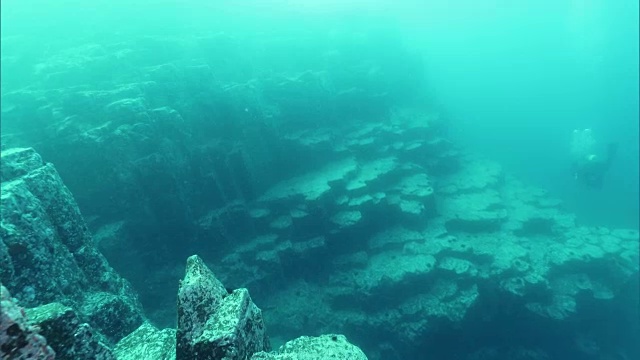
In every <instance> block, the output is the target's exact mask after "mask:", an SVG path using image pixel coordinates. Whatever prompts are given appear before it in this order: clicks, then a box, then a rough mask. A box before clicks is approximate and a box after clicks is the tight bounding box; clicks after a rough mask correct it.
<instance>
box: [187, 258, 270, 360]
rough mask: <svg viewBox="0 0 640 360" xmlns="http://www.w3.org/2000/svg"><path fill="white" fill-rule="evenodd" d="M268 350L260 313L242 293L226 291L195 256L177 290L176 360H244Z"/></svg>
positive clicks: (245, 291)
mask: <svg viewBox="0 0 640 360" xmlns="http://www.w3.org/2000/svg"><path fill="white" fill-rule="evenodd" d="M263 350H269V340H268V338H267V335H266V332H265V326H264V322H263V320H262V312H261V310H260V309H258V307H257V306H256V305H255V304H254V303H253V301H252V300H251V297H250V296H249V293H248V291H247V290H246V289H236V290H234V291H231V292H229V291H227V289H226V288H225V287H224V286H223V285H222V283H221V282H220V281H219V280H218V279H217V278H216V277H215V275H214V274H213V272H211V270H209V268H207V266H206V265H205V264H204V262H203V261H202V260H201V259H200V258H199V257H198V256H191V257H189V259H187V270H186V274H185V277H184V280H182V281H181V283H180V288H179V290H178V329H177V331H176V359H177V360H181V359H205V360H206V359H210V360H214V359H246V358H248V357H249V356H251V354H253V353H255V352H258V351H263Z"/></svg>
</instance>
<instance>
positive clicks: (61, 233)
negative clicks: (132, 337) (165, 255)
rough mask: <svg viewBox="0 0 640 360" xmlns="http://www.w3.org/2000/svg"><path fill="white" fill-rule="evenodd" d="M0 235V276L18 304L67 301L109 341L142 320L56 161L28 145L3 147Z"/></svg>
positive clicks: (119, 337) (135, 304)
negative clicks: (47, 160) (45, 159)
mask: <svg viewBox="0 0 640 360" xmlns="http://www.w3.org/2000/svg"><path fill="white" fill-rule="evenodd" d="M0 236H1V241H0V258H2V267H1V268H0V269H1V271H0V280H1V281H2V283H3V284H5V285H6V286H7V288H8V289H10V291H11V292H12V294H13V296H14V297H15V298H17V299H18V300H19V301H20V304H21V305H22V306H25V307H35V306H38V305H42V304H47V303H51V302H59V303H62V304H64V305H67V306H71V307H73V308H74V309H77V311H79V314H78V316H79V317H80V318H82V319H83V321H87V320H90V321H91V323H92V325H93V326H95V327H96V328H97V329H98V330H99V331H101V332H102V333H103V334H104V335H105V336H106V337H107V339H108V341H109V342H111V343H115V342H117V341H118V340H120V339H121V338H122V337H123V336H125V335H126V334H128V333H129V332H131V331H133V330H134V329H136V328H137V327H138V326H139V325H140V324H141V323H142V321H143V314H142V310H141V306H140V304H139V302H138V299H137V295H136V294H135V292H134V291H133V290H132V289H131V287H130V285H129V283H128V282H127V281H126V280H124V279H123V278H121V277H120V276H119V275H118V274H117V273H116V272H115V271H114V270H113V269H112V268H111V267H110V266H109V264H108V263H107V261H106V260H105V258H104V257H103V256H102V254H100V252H99V251H98V250H97V249H96V247H95V245H94V244H93V240H92V238H91V234H90V233H89V231H88V229H87V226H86V224H85V222H84V219H83V217H82V215H81V214H80V211H79V209H78V206H77V205H76V203H75V201H74V198H73V196H72V195H71V193H70V192H69V190H68V189H67V187H66V186H65V185H64V184H63V182H62V180H61V179H60V177H59V175H58V173H57V171H56V169H55V168H54V166H53V165H52V164H50V163H45V162H43V161H42V159H41V157H40V155H38V154H37V153H36V152H35V151H34V150H33V149H31V148H14V149H8V150H5V151H3V152H2V229H1V230H0Z"/></svg>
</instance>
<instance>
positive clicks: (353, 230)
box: [0, 34, 638, 359]
mask: <svg viewBox="0 0 640 360" xmlns="http://www.w3.org/2000/svg"><path fill="white" fill-rule="evenodd" d="M306 40H308V39H305V38H299V39H295V38H293V39H290V38H287V39H280V41H278V42H272V43H269V42H267V43H264V44H260V46H257V47H256V48H260V49H263V50H264V51H265V52H264V53H263V54H266V53H269V51H267V50H268V49H281V50H282V51H283V52H280V53H278V54H280V57H283V58H284V60H286V61H284V60H283V61H284V62H283V63H280V65H278V62H277V61H275V59H276V58H278V57H274V58H271V60H272V61H271V62H268V61H266V60H265V59H264V58H261V57H259V58H257V59H255V62H253V64H254V65H252V66H250V65H248V64H249V63H248V62H247V57H248V55H246V53H243V52H242V51H240V50H239V46H240V45H245V44H244V43H243V42H242V41H243V40H242V39H237V38H234V37H233V36H227V35H220V34H218V35H213V36H205V37H197V38H194V39H187V40H176V39H163V38H153V39H150V38H143V39H136V40H131V41H128V42H127V41H124V42H119V43H116V44H111V47H109V49H110V50H109V51H106V50H105V48H102V47H101V46H100V45H96V46H85V47H80V48H76V49H74V51H67V52H63V53H60V54H59V56H57V57H54V58H51V59H48V60H47V61H46V62H45V63H43V64H42V66H40V67H39V68H38V71H39V72H40V73H41V77H40V78H41V79H42V82H41V83H39V84H36V85H34V86H33V88H32V89H29V90H24V89H23V90H15V91H12V92H10V93H5V94H3V129H7V130H15V131H13V133H12V131H8V132H5V133H4V134H3V139H4V140H6V141H5V143H6V144H9V145H11V144H14V145H20V144H24V145H25V146H27V145H28V146H34V147H36V148H37V150H38V152H39V153H40V154H41V155H42V156H43V157H44V158H45V159H47V161H52V162H53V163H54V164H55V168H57V169H58V170H59V171H60V174H61V176H62V178H63V179H64V182H65V183H66V184H67V186H68V187H69V189H71V192H73V195H74V196H75V197H76V199H77V200H78V204H79V207H80V209H82V212H83V214H84V215H85V217H86V219H87V222H88V224H89V227H90V228H91V230H92V232H93V233H94V236H93V238H94V240H93V241H92V240H91V236H90V235H89V232H88V230H87V226H86V225H84V221H83V220H82V218H81V217H80V215H79V211H78V207H77V206H76V205H75V203H74V202H73V199H72V197H71V194H70V192H69V190H67V188H66V187H65V186H64V185H63V184H62V182H61V181H60V179H59V176H58V175H57V173H56V172H55V169H54V168H53V165H51V164H45V163H43V162H42V160H41V159H40V156H39V155H37V154H36V153H35V152H34V151H33V150H31V149H25V148H23V149H9V148H8V147H3V160H2V161H3V165H2V178H3V198H2V199H3V210H2V211H3V228H2V231H3V234H2V238H3V242H2V243H1V244H0V246H3V248H0V256H2V257H3V266H2V268H1V271H2V273H0V274H1V275H2V276H3V277H2V282H3V283H4V284H6V286H8V287H9V288H10V290H11V292H12V294H13V295H14V296H15V297H17V299H18V300H19V301H20V302H21V303H23V302H24V303H23V305H25V306H36V305H40V304H43V303H46V302H52V301H58V302H62V303H63V304H65V305H69V306H74V307H75V308H76V309H77V311H78V312H79V317H81V318H82V319H83V321H85V320H84V319H86V321H88V322H89V323H90V324H91V325H92V326H94V327H95V328H96V329H98V330H100V331H104V332H105V335H106V336H110V337H111V338H110V339H111V340H112V341H115V340H118V339H119V338H121V337H122V336H124V335H125V334H127V333H128V332H130V331H132V330H133V328H135V327H137V325H138V324H139V323H140V322H141V319H142V315H141V311H140V310H139V305H137V302H136V300H135V296H134V295H133V292H132V291H131V290H130V288H129V287H128V285H127V282H126V281H124V280H122V279H121V278H120V276H119V275H117V274H115V272H114V271H113V270H112V269H111V268H110V267H109V265H107V264H106V262H105V260H104V258H103V257H102V255H100V253H99V252H98V251H97V250H96V248H99V249H100V250H101V251H102V252H103V253H104V254H105V257H106V258H107V259H109V262H110V263H111V265H112V266H113V267H114V268H116V269H117V270H118V272H120V273H121V274H122V276H124V277H125V278H127V279H129V280H130V281H131V282H132V284H133V285H134V288H135V289H136V290H137V292H138V294H140V298H141V302H142V303H143V304H144V305H145V308H146V310H147V314H148V315H149V317H150V318H151V319H153V320H154V321H156V322H158V323H160V324H161V325H162V327H163V326H171V327H173V326H174V322H175V318H176V317H175V304H176V300H177V297H176V293H177V291H176V284H177V283H178V280H179V279H180V278H181V277H182V269H183V262H184V259H185V258H187V257H188V256H190V255H192V254H199V255H200V256H201V257H202V258H203V260H204V262H206V263H207V264H209V266H210V267H211V268H212V269H213V271H214V272H215V273H216V274H217V276H218V277H219V278H220V280H221V281H222V283H224V284H225V285H226V286H227V287H230V288H232V289H236V288H242V287H246V288H248V289H249V290H250V291H251V293H252V298H253V299H254V300H255V301H256V302H257V303H258V304H264V306H261V307H263V308H264V309H265V311H264V313H263V315H261V316H264V322H265V323H266V327H267V329H268V330H269V335H270V337H271V338H272V339H273V342H274V344H281V343H284V342H285V339H289V338H293V337H296V336H299V335H301V334H319V333H334V332H341V333H344V334H346V335H347V336H348V338H349V339H351V340H353V341H355V343H357V344H358V345H361V346H362V347H363V348H364V349H365V351H366V353H367V354H368V355H369V356H370V357H371V358H380V359H394V358H423V357H421V354H425V353H428V354H432V355H433V356H434V357H438V358H466V359H480V358H485V357H491V356H493V357H494V358H495V357H508V358H521V359H525V358H532V357H535V358H545V357H559V356H567V357H575V356H577V355H576V354H578V355H580V356H594V354H595V353H602V354H604V355H602V356H603V357H604V356H608V355H611V354H615V353H624V354H625V356H628V357H633V355H634V354H635V353H634V351H637V349H636V348H634V347H633V346H634V345H633V344H635V343H634V342H633V339H631V338H630V337H629V335H628V334H632V333H633V332H634V329H637V326H638V324H637V323H634V322H630V321H624V319H631V318H633V319H637V312H636V311H637V309H636V307H635V306H633V304H634V301H637V299H638V294H637V291H634V290H636V289H637V281H638V261H637V260H638V231H637V230H634V229H604V228H600V227H595V226H584V225H579V224H577V223H576V221H575V219H574V216H573V215H572V214H570V213H567V212H566V211H565V210H563V208H562V202H561V201H560V200H558V199H553V198H551V197H549V196H548V195H547V194H546V193H545V191H544V190H541V189H536V188H532V187H530V186H528V185H527V184H526V181H524V180H522V179H515V178H514V177H512V176H510V175H509V174H508V173H506V172H505V171H504V170H503V169H502V168H501V166H500V165H499V164H496V163H494V162H492V161H490V160H488V159H483V158H481V157H479V156H476V155H474V154H468V153H465V152H463V151H461V150H459V149H458V148H457V147H456V146H455V144H452V143H451V142H450V141H449V140H448V139H447V137H446V128H447V119H446V117H445V116H444V115H442V113H441V111H440V109H436V108H433V107H431V106H429V105H428V103H427V102H426V101H427V99H424V97H423V96H422V95H421V91H422V90H421V88H420V86H419V85H420V81H418V80H416V79H412V74H414V75H415V76H416V77H417V76H418V75H417V73H418V71H417V70H416V66H418V65H417V64H419V59H418V58H416V57H413V55H412V54H411V52H410V51H409V50H407V49H405V48H403V47H402V46H399V45H397V46H392V47H391V48H389V47H376V39H374V38H371V39H368V40H367V39H366V37H365V38H361V37H359V38H355V37H354V38H350V37H348V36H346V37H345V38H343V39H342V40H343V41H342V42H341V43H340V44H341V46H332V45H326V47H320V48H313V47H311V48H310V47H309V44H308V43H307V42H306ZM326 44H330V42H327V43H326ZM253 45H256V44H253ZM303 45H304V49H306V51H307V52H308V54H312V55H313V56H314V57H316V58H314V59H315V60H317V61H309V62H304V63H297V62H296V61H294V60H295V59H293V58H292V57H293V55H291V57H287V56H284V55H283V54H287V52H286V51H284V50H287V49H288V50H291V49H295V48H296V47H300V46H303ZM247 46H249V45H247ZM185 48H189V49H191V50H192V51H185ZM101 49H102V50H101ZM158 49H162V52H161V54H162V56H157V57H150V56H148V55H149V54H151V53H155V52H157V51H159V50H158ZM245 50H246V48H245ZM288 50H287V51H288ZM391 50H393V51H391ZM194 51H195V52H194ZM114 54H118V56H115V55H114ZM220 54H225V57H224V59H225V60H224V61H222V59H223V58H222V57H221V55H220ZM80 55H82V56H80ZM263 56H264V55H263ZM87 59H91V60H92V61H86V60H87ZM289 62H290V63H291V64H290V63H289ZM256 64H261V65H260V66H258V65H256ZM287 64H288V65H287ZM292 64H293V65H292ZM125 65H126V66H125ZM276 65H278V66H276ZM285 65H286V66H285ZM105 67H106V68H109V69H111V72H110V73H111V74H112V76H110V77H104V78H100V79H101V81H100V82H99V83H98V82H95V81H93V79H92V78H91V76H89V75H90V74H93V73H98V72H100V71H103V70H100V69H104V68H105ZM133 69H135V71H134V70H133ZM65 79H71V80H73V81H71V80H65ZM398 94H403V96H399V95H398ZM409 95H413V96H409ZM6 104H11V107H8V108H6V111H5V106H6ZM25 123H30V124H33V125H34V126H33V127H32V128H31V127H29V128H25V130H24V131H21V133H18V131H17V130H18V129H20V127H21V126H23V125H24V124H25ZM41 125H42V126H41ZM3 146H4V144H3ZM5 195H6V196H5ZM5 201H6V204H7V205H6V206H5ZM5 215H6V216H5ZM5 224H6V225H5ZM94 241H95V243H96V245H93V242H94ZM4 259H6V261H5V260H4ZM5 264H6V265H5ZM41 274H51V276H45V277H42V276H41ZM212 281H213V280H212ZM216 281H217V280H216ZM213 288H214V290H215V289H217V290H216V291H217V292H216V291H214V290H212V293H216V294H217V293H219V294H218V295H219V297H220V298H222V297H224V296H225V295H224V292H221V291H220V286H217V287H216V286H214V287H213ZM232 293H236V295H235V296H238V298H242V299H245V298H247V296H248V295H246V294H245V293H244V292H243V291H238V290H236V291H232ZM211 296H213V295H211ZM179 297H180V294H178V298H179ZM94 304H98V305H100V304H102V305H100V306H94ZM244 304H245V305H246V306H245V307H244V309H245V310H246V311H245V312H253V310H252V309H253V307H252V306H250V305H247V303H244ZM113 308H116V309H120V310H118V311H123V313H118V314H119V315H118V316H116V318H117V319H118V321H124V323H122V324H119V325H118V326H116V327H114V326H113V325H112V323H109V322H105V321H100V320H101V319H103V318H101V317H100V316H99V314H100V311H99V309H113ZM94 309H98V310H94ZM216 309H217V308H216ZM213 310H215V309H213V308H212V311H213ZM249 310H251V311H249ZM105 311H106V310H105ZM179 311H180V310H179ZM96 312H97V315H95V316H94V314H95V313H96ZM255 313H257V312H255ZM179 314H180V312H179ZM183 315H184V314H183ZM595 324H599V325H595ZM178 326H179V327H180V326H181V324H180V323H179V324H178ZM203 326H204V325H203ZM125 329H126V330H125ZM180 331H181V330H180V328H179V329H178V333H180ZM136 338H138V339H146V338H153V339H155V340H154V341H158V343H159V344H164V345H162V346H168V348H169V349H170V348H171V341H173V344H174V345H175V334H174V333H171V332H170V331H169V332H167V331H159V330H157V329H155V328H153V327H152V326H150V325H148V324H147V325H145V326H143V327H140V328H139V329H138V330H137V331H136V333H135V335H134V336H133V337H128V342H125V344H129V342H135V341H134V340H135V339H136ZM258 338H259V337H258ZM167 339H169V340H167ZM171 339H173V340H171ZM234 339H235V338H234ZM469 339H474V340H473V341H469ZM203 340H205V343H206V339H204V338H203ZM231 340H233V339H230V341H231ZM316 340H317V342H316ZM316 340H313V341H308V343H309V344H310V345H309V346H312V347H317V346H321V347H322V346H324V345H318V344H323V342H326V343H327V344H330V345H336V344H342V341H343V339H342V338H341V337H336V339H333V338H332V337H330V336H329V337H323V338H321V339H316ZM167 341H168V342H167ZM234 341H235V340H234ZM231 343H232V342H230V344H231ZM301 343H305V344H306V343H307V342H305V341H302V340H301V341H300V342H298V343H296V344H289V345H290V346H289V347H287V346H286V345H284V346H283V348H282V351H283V353H282V354H286V352H287V351H288V350H287V349H289V348H292V347H293V348H295V347H296V346H297V344H301ZM167 344H169V345H167ZM505 344H507V345H505ZM258 345H260V344H258ZM258 345H256V347H254V348H253V350H252V351H254V350H255V351H257V350H260V348H261V347H260V346H258ZM158 346H161V345H158ZM162 346H161V347H162ZM207 346H208V345H207ZM230 346H231V345H230ZM131 348H132V347H131V346H125V345H123V344H122V343H121V344H119V345H118V348H117V349H116V351H118V349H125V350H122V351H124V352H127V350H126V349H131ZM180 348H182V349H185V348H189V345H184V346H183V345H180V346H179V349H180ZM231 348H233V346H231ZM184 351H187V350H184ZM169 352H170V351H169ZM162 354H165V355H166V353H165V352H163V353H162ZM165 355H162V356H165ZM260 356H265V357H264V358H269V357H268V356H267V355H260ZM274 356H275V355H274ZM282 358H286V356H285V355H282Z"/></svg>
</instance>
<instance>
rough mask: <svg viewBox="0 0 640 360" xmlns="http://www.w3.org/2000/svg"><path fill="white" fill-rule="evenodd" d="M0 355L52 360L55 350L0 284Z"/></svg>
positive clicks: (26, 359) (24, 358) (17, 359)
mask: <svg viewBox="0 0 640 360" xmlns="http://www.w3.org/2000/svg"><path fill="white" fill-rule="evenodd" d="M0 356H1V357H2V359H16V360H28V359H42V360H53V359H55V358H56V353H55V351H54V350H53V349H52V348H51V347H50V346H49V345H47V340H46V339H45V338H44V336H42V335H40V334H39V329H38V328H37V327H35V326H34V325H33V324H31V323H30V322H29V321H28V319H27V316H26V314H25V311H24V309H23V308H22V307H20V306H18V304H16V301H15V299H13V298H11V294H10V293H9V290H7V288H5V287H4V286H3V285H1V284H0Z"/></svg>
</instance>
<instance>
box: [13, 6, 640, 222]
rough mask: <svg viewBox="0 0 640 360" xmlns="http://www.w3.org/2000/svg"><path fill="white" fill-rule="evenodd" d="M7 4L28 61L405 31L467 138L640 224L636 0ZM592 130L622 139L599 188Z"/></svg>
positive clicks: (581, 205)
mask: <svg viewBox="0 0 640 360" xmlns="http://www.w3.org/2000/svg"><path fill="white" fill-rule="evenodd" d="M2 10H3V11H2V24H1V25H2V34H3V37H4V38H5V39H7V40H6V41H5V44H3V56H5V57H13V56H14V54H15V53H22V54H24V56H26V58H23V59H21V60H22V61H27V62H29V60H32V61H35V59H29V55H34V56H39V55H42V52H43V51H46V49H47V48H49V49H50V48H52V47H55V46H70V45H71V44H78V43H82V42H83V41H100V40H103V41H109V40H108V39H109V37H115V38H118V39H120V38H122V37H126V36H127V34H132V35H136V36H140V35H145V34H146V35H155V34H166V35H174V36H175V35H177V34H188V33H190V32H191V33H197V32H201V31H234V32H236V33H253V34H263V35H264V36H268V33H269V32H284V33H288V32H294V33H295V32H305V33H313V32H316V33H317V34H321V33H323V32H330V31H335V30H336V28H343V29H344V28H347V29H348V28H352V29H353V30H354V31H358V29H365V28H369V29H372V28H373V29H375V28H381V29H383V30H381V32H385V33H386V32H391V33H401V34H402V37H403V41H404V42H405V43H410V45H411V46H412V47H413V48H414V49H416V50H417V51H421V52H422V53H423V55H424V56H423V63H424V69H425V72H424V73H425V74H427V75H426V76H427V78H428V85H427V87H428V89H429V90H430V91H431V93H432V95H433V99H434V101H437V102H439V103H440V104H441V105H442V106H443V107H444V108H445V109H446V111H447V112H448V114H449V116H450V117H451V118H452V125H451V126H452V131H453V132H454V133H455V136H456V137H459V140H460V141H459V144H460V145H461V146H465V147H469V148H470V149H472V150H474V151H479V152H482V153H485V154H487V155H488V156H490V157H492V158H494V159H496V160H499V161H500V162H501V163H503V165H505V166H506V167H507V168H509V169H510V170H511V171H513V172H515V173H516V174H518V175H520V176H523V177H526V178H527V179H529V180H528V181H529V182H531V183H532V184H536V185H539V186H542V187H544V188H546V189H548V190H549V191H551V192H552V193H553V194H554V195H555V196H558V197H560V198H562V199H563V200H564V201H566V202H567V204H568V206H570V209H571V211H573V212H576V213H577V214H578V215H579V217H580V219H581V220H582V221H586V222H588V223H591V224H594V223H597V224H601V225H610V226H619V227H632V228H637V227H638V226H639V222H638V219H640V210H639V205H638V203H639V202H638V198H639V197H640V195H639V194H638V189H639V187H640V185H639V182H638V173H639V171H638V163H639V161H638V153H639V151H638V118H639V115H638V67H639V65H638V2H637V1H632V0H619V1H613V2H611V1H604V0H564V1H546V0H543V1H520V2H512V1H506V0H503V1H502V0H484V1H471V0H459V1H453V2H450V1H443V0H431V1H397V2H396V1H333V0H330V1H329V0H328V1H304V0H297V1H287V0H268V1H258V0H255V1H193V0H190V1H122V2H120V1H92V2H90V3H87V2H84V1H70V0H62V1H56V2H55V3H51V2H47V1H35V0H28V1H12V0H7V1H5V2H3V5H2ZM26 35H28V36H31V38H30V39H28V40H26V39H25V41H20V40H15V41H11V40H10V39H12V38H14V37H18V38H19V37H21V36H26ZM88 39H92V40H88ZM31 41H34V42H35V43H31ZM14 49H15V50H14ZM36 54H37V55H36ZM9 63H10V60H6V61H5V66H4V67H3V73H2V77H3V82H2V83H3V85H2V86H3V87H6V86H11V85H10V84H11V83H13V82H14V81H15V82H16V84H20V83H21V84H23V85H24V82H26V81H28V80H27V79H28V78H29V74H24V73H21V71H20V68H19V65H17V64H16V66H17V68H14V67H11V71H9V68H10V67H9ZM22 66H25V65H24V64H22ZM416 76H423V75H422V73H419V74H416ZM585 128H591V129H593V130H594V131H595V132H596V136H597V137H598V139H599V141H602V142H616V143H618V144H619V151H618V154H617V157H616V159H615V161H614V162H613V165H612V167H611V170H610V172H609V174H607V180H606V186H605V187H604V189H600V190H597V191H593V190H592V189H589V188H584V187H581V186H580V185H579V184H576V183H575V181H573V179H572V177H571V176H567V174H570V173H571V170H569V168H570V163H571V159H570V158H569V157H568V153H569V151H568V148H569V143H570V138H571V132H572V131H573V130H574V129H585Z"/></svg>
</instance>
